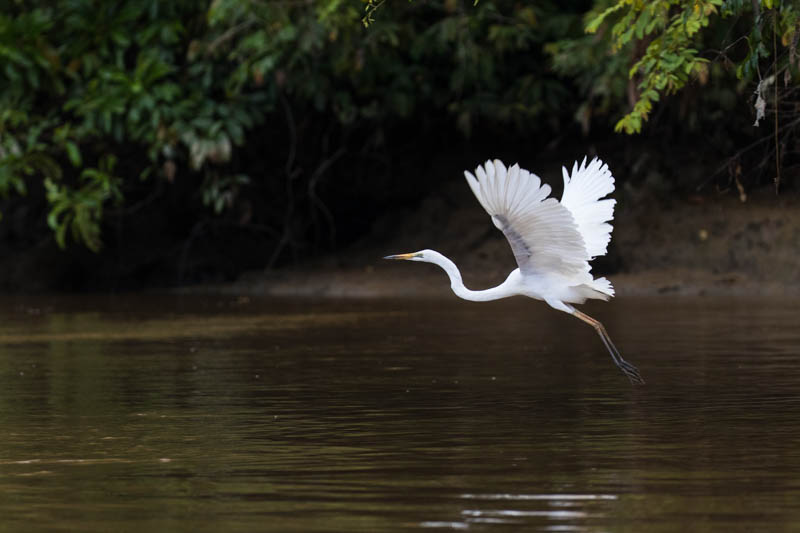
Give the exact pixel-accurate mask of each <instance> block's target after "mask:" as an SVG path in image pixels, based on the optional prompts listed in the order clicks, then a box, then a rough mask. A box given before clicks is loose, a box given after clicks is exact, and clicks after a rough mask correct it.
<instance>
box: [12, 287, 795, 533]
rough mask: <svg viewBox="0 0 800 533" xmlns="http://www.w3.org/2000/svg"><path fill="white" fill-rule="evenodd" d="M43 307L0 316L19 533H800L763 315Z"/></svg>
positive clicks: (780, 329)
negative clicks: (630, 374) (636, 375)
mask: <svg viewBox="0 0 800 533" xmlns="http://www.w3.org/2000/svg"><path fill="white" fill-rule="evenodd" d="M587 312H589V313H590V314H594V315H596V316H597V317H598V318H600V319H601V320H603V321H604V322H605V324H606V327H607V328H608V330H609V332H610V333H611V335H612V338H614V341H615V342H616V344H617V345H618V346H619V347H620V349H621V350H622V352H623V355H624V356H625V357H626V358H627V359H629V360H630V361H632V362H633V363H635V364H636V365H637V366H638V367H639V368H640V370H641V371H642V373H643V374H644V375H645V377H646V379H647V380H648V384H647V385H646V386H644V387H631V386H630V385H629V384H628V382H627V380H626V379H625V377H624V376H623V375H622V374H621V373H620V372H619V371H618V370H617V369H616V367H615V366H614V365H613V363H612V362H611V360H610V358H609V356H608V354H607V352H605V349H604V348H603V346H602V344H601V343H600V342H599V340H598V339H597V337H596V335H595V334H594V331H592V330H591V328H588V327H586V326H585V325H583V324H581V323H580V322H579V321H577V320H575V319H573V318H571V317H568V316H566V315H564V314H560V313H556V312H554V311H552V310H550V309H549V308H547V307H546V306H545V305H542V304H541V303H539V302H530V301H525V300H522V299H520V300H510V301H505V302H492V303H485V304H471V303H465V302H461V301H456V300H455V299H452V300H443V301H441V302H396V301H364V302H353V301H350V302H332V301H323V302H314V301H294V302H287V301H255V300H253V301H250V300H248V299H246V298H240V299H236V298H200V297H191V298H189V297H170V298H164V297H155V296H148V297H114V298H113V299H111V298H109V299H105V298H93V299H86V298H82V299H64V298H44V297H41V298H37V299H30V298H28V299H22V300H12V301H7V302H5V303H4V304H3V307H2V308H0V435H2V439H0V493H1V494H3V497H2V498H1V499H0V532H5V531H8V532H11V531H20V530H54V531H114V530H118V531H141V530H143V529H145V528H150V529H152V530H154V531H197V530H206V531H254V530H257V531H380V530H392V531H397V530H423V531H436V530H442V531H446V530H462V529H468V530H474V531H519V530H520V529H523V528H524V529H526V530H534V531H591V532H600V531H631V532H638V531H664V532H672V531H676V530H679V529H686V530H689V531H790V530H794V529H800V504H799V503H798V502H800V478H798V477H797V475H796V474H797V472H799V471H800V452H799V451H798V450H800V422H798V420H800V397H799V396H798V392H799V391H800V372H798V368H799V366H800V359H799V358H800V355H799V354H800V351H799V350H798V348H800V328H798V327H797V319H796V315H794V314H793V313H794V310H793V309H792V308H791V305H790V304H780V303H779V304H775V303H774V302H769V301H767V300H719V299H704V298H699V299H689V298H686V299H678V298H674V299H673V298H660V299H651V300H646V299H640V300H636V299H629V300H625V299H622V300H619V301H615V302H612V303H611V304H604V305H603V304H600V305H596V306H589V307H587Z"/></svg>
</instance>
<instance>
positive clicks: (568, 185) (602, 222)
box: [561, 158, 617, 258]
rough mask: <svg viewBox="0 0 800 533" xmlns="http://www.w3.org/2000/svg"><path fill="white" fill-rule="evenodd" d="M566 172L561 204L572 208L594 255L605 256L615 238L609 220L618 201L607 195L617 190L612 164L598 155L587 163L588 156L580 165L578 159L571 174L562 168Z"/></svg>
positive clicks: (591, 256)
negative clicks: (610, 167) (601, 159)
mask: <svg viewBox="0 0 800 533" xmlns="http://www.w3.org/2000/svg"><path fill="white" fill-rule="evenodd" d="M561 171H562V173H563V175H564V194H563V195H561V205H563V206H564V207H566V208H567V209H569V211H570V213H572V217H573V218H574V219H575V223H576V224H577V226H578V231H579V232H580V234H581V237H582V238H583V242H584V244H586V251H587V253H588V254H589V257H590V258H594V257H597V256H599V255H605V254H606V250H607V248H608V243H609V241H610V240H611V230H612V229H614V228H613V227H612V226H611V224H609V223H608V222H609V221H610V220H612V219H613V218H614V205H615V204H616V203H617V202H616V200H612V199H611V198H606V199H605V200H601V198H603V197H604V196H606V195H608V194H611V193H612V192H614V176H612V175H611V171H610V170H609V169H608V166H607V165H606V164H605V163H603V162H602V161H600V160H599V159H597V158H594V159H592V160H591V161H590V162H589V164H588V165H587V164H586V158H584V159H583V162H582V163H581V164H580V166H579V165H578V162H577V161H576V162H575V164H574V165H573V166H572V173H571V174H569V173H568V172H567V169H566V168H565V167H561Z"/></svg>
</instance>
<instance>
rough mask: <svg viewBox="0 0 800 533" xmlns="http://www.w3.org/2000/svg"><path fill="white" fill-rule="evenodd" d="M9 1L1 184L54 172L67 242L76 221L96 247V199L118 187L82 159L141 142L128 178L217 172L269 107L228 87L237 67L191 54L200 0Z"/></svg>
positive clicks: (2, 58) (0, 33) (3, 19)
mask: <svg viewBox="0 0 800 533" xmlns="http://www.w3.org/2000/svg"><path fill="white" fill-rule="evenodd" d="M12 5H13V8H12V9H10V10H5V11H4V13H2V14H0V65H2V68H0V109H2V110H3V111H2V112H0V195H3V196H6V195H8V194H10V193H12V192H14V193H17V194H23V193H25V191H26V190H27V187H26V184H25V181H26V179H27V178H29V177H40V178H44V179H46V180H49V181H47V182H46V183H47V191H48V193H47V199H48V202H49V203H50V216H49V218H48V220H49V222H50V225H51V227H53V229H54V231H55V234H56V239H57V240H58V242H59V244H61V245H62V246H63V245H64V242H65V236H66V230H65V229H64V228H66V227H67V226H69V227H71V228H72V229H73V232H72V233H73V235H74V237H75V238H76V239H77V240H79V241H80V242H83V243H84V244H85V245H86V246H88V247H89V248H91V249H95V250H96V249H98V247H99V244H100V238H99V235H100V227H99V224H100V221H101V213H102V209H101V207H102V205H98V201H99V202H100V204H102V202H104V201H107V200H109V199H111V198H116V197H118V196H119V195H120V192H119V191H120V190H121V189H119V187H118V186H117V185H116V184H114V185H113V186H111V184H112V182H113V180H111V181H108V180H104V179H101V175H100V174H95V173H96V172H100V173H101V174H104V173H106V172H107V171H106V170H100V169H99V168H98V169H92V168H84V164H85V161H87V160H99V161H111V160H112V159H111V158H112V156H113V155H114V154H115V153H117V152H120V151H127V150H129V149H130V148H129V147H131V146H133V147H137V149H140V150H142V151H143V153H144V154H145V155H146V158H145V159H144V160H139V161H136V162H134V161H126V162H125V165H124V168H123V172H124V174H125V178H127V179H130V178H146V177H148V176H158V177H165V176H164V172H163V170H162V169H164V168H172V169H175V168H177V169H179V170H180V169H181V168H185V169H186V170H187V171H189V172H192V171H194V172H200V173H202V174H205V173H206V172H213V173H214V174H215V175H218V174H219V173H220V168H219V167H224V164H225V163H226V162H227V161H228V160H229V159H230V156H231V146H233V145H241V144H243V143H244V140H245V131H246V130H247V129H249V128H250V127H252V125H253V124H254V122H255V121H257V120H258V119H259V118H260V117H262V116H263V114H264V109H263V107H261V106H260V105H259V104H260V103H261V102H260V100H259V99H258V98H257V97H251V96H240V95H233V94H230V93H228V92H226V91H225V81H226V79H227V78H226V76H225V74H226V71H227V72H229V71H230V70H231V69H230V68H226V67H225V66H224V65H221V64H219V63H217V62H208V61H202V60H200V59H202V58H200V57H197V56H196V55H195V56H194V57H193V58H189V57H188V55H191V54H187V50H189V51H191V50H192V47H193V46H195V47H196V45H195V44H194V43H196V39H197V38H202V37H203V36H204V35H205V34H204V29H205V27H206V26H205V23H204V21H203V14H204V13H203V11H202V10H198V4H197V3H196V2H192V1H188V0H183V1H180V0H179V1H175V2H159V1H158V0H127V1H123V2H119V3H110V2H97V1H93V0H59V1H57V2H45V1H34V2H24V3H23V2H21V1H20V2H14V3H13V4H12ZM87 28H91V31H86V29H87ZM191 59H195V61H192V60H191ZM220 75H222V76H221V77H220ZM167 163H169V165H166V164H167ZM165 165H166V166H165ZM187 167H188V168H187ZM174 172H175V171H174V170H173V171H172V174H173V175H174ZM166 177H168V178H170V179H171V178H172V177H173V176H172V175H171V176H166ZM60 178H63V179H62V181H61V183H59V184H58V185H56V180H58V179H60ZM101 182H102V183H105V185H103V186H101ZM203 197H204V198H206V199H207V204H208V205H216V204H215V202H216V199H215V198H213V195H212V196H211V197H209V196H208V195H207V194H205V195H204V196H203Z"/></svg>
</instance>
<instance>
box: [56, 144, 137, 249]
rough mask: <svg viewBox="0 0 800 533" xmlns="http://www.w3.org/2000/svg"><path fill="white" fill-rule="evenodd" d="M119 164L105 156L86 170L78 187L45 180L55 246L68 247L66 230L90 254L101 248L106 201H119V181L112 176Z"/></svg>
mask: <svg viewBox="0 0 800 533" xmlns="http://www.w3.org/2000/svg"><path fill="white" fill-rule="evenodd" d="M116 162H117V160H116V158H115V157H114V156H113V155H107V156H103V158H102V159H101V160H100V163H99V165H98V167H97V168H84V169H83V170H82V171H81V174H80V177H79V179H78V182H79V185H78V187H67V186H64V185H59V184H58V183H56V182H55V181H54V180H53V179H51V178H45V181H44V186H45V190H46V191H47V201H48V202H49V203H50V205H51V209H50V214H49V215H48V217H47V225H48V226H50V228H51V229H52V230H53V231H54V233H55V237H56V242H58V245H59V246H61V248H64V247H65V246H66V240H67V230H71V233H72V238H73V239H75V240H76V241H80V242H83V243H84V244H85V245H86V246H87V247H88V248H89V249H90V250H92V251H95V252H96V251H98V250H99V249H100V246H101V244H102V243H101V240H100V221H101V220H102V218H103V205H104V204H105V203H106V201H107V200H116V201H120V200H121V199H122V194H121V192H120V189H119V184H120V179H119V178H118V177H116V176H114V175H113V174H112V172H113V170H114V165H115V164H116Z"/></svg>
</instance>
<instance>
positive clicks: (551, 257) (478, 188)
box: [386, 158, 644, 384]
mask: <svg viewBox="0 0 800 533" xmlns="http://www.w3.org/2000/svg"><path fill="white" fill-rule="evenodd" d="M562 171H563V175H564V193H563V195H562V196H561V201H560V202H559V201H557V200H556V199H555V198H548V196H549V195H550V186H549V185H547V184H542V180H541V179H539V177H538V176H537V175H536V174H532V173H531V172H528V171H527V170H524V169H522V168H520V167H519V165H516V164H515V165H514V166H512V167H511V168H508V169H507V168H506V166H505V165H504V164H503V163H502V162H501V161H499V160H497V159H495V160H494V161H487V162H486V163H485V164H484V165H483V166H479V167H478V168H476V169H475V174H474V175H473V174H472V173H470V172H468V171H465V172H464V176H466V178H467V183H468V184H469V187H470V189H472V192H473V193H475V196H476V197H477V198H478V201H479V202H480V204H481V205H482V206H483V208H484V209H486V211H487V212H488V213H489V216H491V217H492V222H494V225H495V226H497V228H498V229H499V230H500V231H502V232H503V234H504V235H505V236H506V239H508V242H509V244H510V245H511V250H512V251H513V252H514V257H515V258H516V260H517V265H519V268H517V269H515V270H514V271H513V272H511V274H509V275H508V278H506V280H505V281H504V282H503V283H501V284H500V285H498V286H497V287H493V288H491V289H486V290H482V291H473V290H470V289H468V288H466V287H465V286H464V283H463V281H461V272H459V270H458V267H456V265H455V264H454V263H453V262H452V261H451V260H450V259H448V258H447V257H445V256H443V255H442V254H440V253H439V252H437V251H435V250H421V251H419V252H414V253H410V254H398V255H390V256H387V257H386V259H407V260H410V261H424V262H426V263H433V264H435V265H439V266H440V267H441V268H442V269H443V270H444V271H445V272H446V273H447V275H448V277H449V278H450V287H451V288H452V289H453V292H454V293H455V294H456V296H458V297H459V298H463V299H465V300H471V301H474V302H486V301H489V300H498V299H500V298H508V297H509V296H515V295H523V296H528V297H530V298H534V299H536V300H544V301H545V302H546V303H547V304H548V305H549V306H550V307H552V308H554V309H558V310H559V311H564V312H565V313H569V314H571V315H572V316H574V317H576V318H579V319H581V320H582V321H584V322H586V323H587V324H589V325H590V326H592V327H593V328H594V329H595V331H597V334H598V335H600V338H601V339H602V340H603V344H605V346H606V348H607V349H608V351H609V352H610V353H611V358H612V359H613V360H614V363H615V364H616V365H617V366H618V367H619V368H620V370H622V372H624V373H625V375H626V376H628V379H630V381H631V382H632V383H639V384H641V383H644V380H643V379H642V376H641V375H640V374H639V371H638V370H637V369H636V367H635V366H633V365H632V364H630V363H629V362H627V361H626V360H625V359H623V358H622V356H621V355H620V353H619V350H617V348H616V346H614V343H613V342H611V338H610V337H609V336H608V333H607V332H606V328H605V327H603V324H601V323H600V322H599V321H597V320H595V319H594V318H592V317H590V316H588V315H587V314H585V313H582V312H581V311H578V310H577V309H575V307H573V305H572V304H582V303H584V302H585V301H586V300H587V299H597V300H605V301H608V299H609V298H611V297H612V296H614V288H613V287H612V286H611V282H609V281H608V280H607V279H606V278H596V279H595V278H594V277H593V276H592V274H591V267H590V266H589V261H591V260H592V259H594V258H595V257H598V256H601V255H605V254H606V249H607V247H608V243H609V241H610V240H611V230H612V229H613V227H612V226H611V224H609V221H611V220H612V219H613V218H614V204H615V203H616V201H615V200H613V199H610V198H604V197H605V196H607V195H609V194H611V193H612V192H613V191H614V177H613V176H612V175H611V171H610V170H609V169H608V166H607V165H606V164H605V163H603V162H602V161H600V160H599V159H597V158H595V159H593V160H592V161H591V162H590V163H589V164H586V159H585V158H584V160H583V163H581V164H580V165H578V163H577V161H576V162H575V164H574V166H573V167H572V172H571V173H570V172H567V169H566V168H563V167H562Z"/></svg>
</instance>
